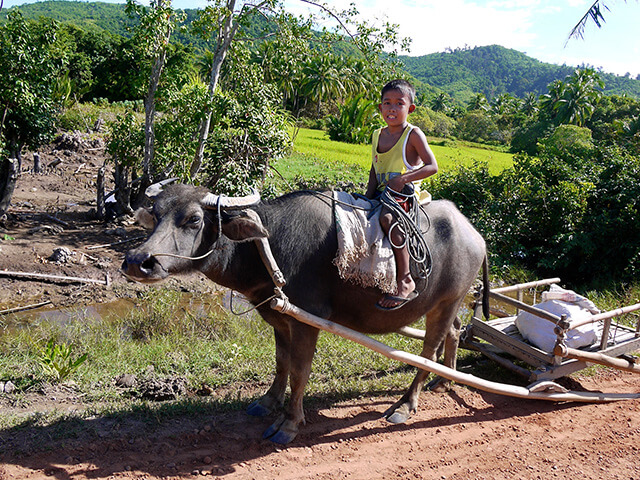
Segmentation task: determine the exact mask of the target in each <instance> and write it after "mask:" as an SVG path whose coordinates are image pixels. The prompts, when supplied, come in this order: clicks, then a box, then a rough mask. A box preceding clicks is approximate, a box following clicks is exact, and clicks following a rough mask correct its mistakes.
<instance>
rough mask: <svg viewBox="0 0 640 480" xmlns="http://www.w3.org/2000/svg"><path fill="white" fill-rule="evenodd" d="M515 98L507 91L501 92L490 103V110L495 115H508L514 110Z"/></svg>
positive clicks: (515, 105)
mask: <svg viewBox="0 0 640 480" xmlns="http://www.w3.org/2000/svg"><path fill="white" fill-rule="evenodd" d="M516 107H517V99H516V98H515V97H513V96H512V95H509V94H508V93H502V94H500V95H498V96H497V97H496V99H495V100H494V101H493V104H492V105H491V110H492V111H493V113H494V114H496V115H509V114H511V113H513V112H514V111H515V110H516Z"/></svg>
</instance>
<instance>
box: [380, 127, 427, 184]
mask: <svg viewBox="0 0 640 480" xmlns="http://www.w3.org/2000/svg"><path fill="white" fill-rule="evenodd" d="M407 147H408V148H407V157H408V158H407V161H408V162H409V164H411V165H415V164H417V163H418V162H420V160H422V166H421V167H420V168H418V169H416V170H411V171H409V172H406V173H404V174H402V175H400V176H397V177H393V178H392V179H391V180H390V181H389V188H391V189H392V190H395V191H396V192H401V191H402V189H403V188H404V186H405V185H406V184H407V183H410V182H416V181H419V180H424V179H425V178H427V177H430V176H431V175H434V174H435V173H437V172H438V162H437V161H436V157H435V155H434V154H433V152H432V151H431V147H429V144H428V143H427V137H426V136H425V134H424V133H423V132H422V130H420V129H419V128H414V129H413V130H412V131H411V133H410V134H409V142H408V145H407ZM411 150H412V151H411Z"/></svg>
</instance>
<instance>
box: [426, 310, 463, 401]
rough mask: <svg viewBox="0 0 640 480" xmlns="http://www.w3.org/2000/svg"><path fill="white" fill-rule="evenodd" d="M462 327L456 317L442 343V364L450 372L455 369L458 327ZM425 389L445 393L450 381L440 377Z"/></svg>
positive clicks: (458, 339)
mask: <svg viewBox="0 0 640 480" xmlns="http://www.w3.org/2000/svg"><path fill="white" fill-rule="evenodd" d="M461 326H462V320H460V317H456V319H455V321H454V322H453V325H451V328H450V329H449V333H448V335H447V338H446V339H445V341H444V359H443V363H444V364H445V366H447V367H449V368H450V369H452V370H455V369H456V363H457V362H456V361H457V359H458V357H457V355H458V345H459V344H460V327H461ZM440 355H441V353H438V355H437V357H438V358H439V357H440ZM427 388H428V389H429V390H431V391H433V392H439V393H442V392H446V391H447V390H449V389H450V388H451V380H448V379H446V378H442V377H440V376H438V377H436V378H434V379H433V380H432V381H430V382H429V384H428V385H427Z"/></svg>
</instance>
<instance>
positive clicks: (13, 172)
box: [0, 158, 18, 217]
mask: <svg viewBox="0 0 640 480" xmlns="http://www.w3.org/2000/svg"><path fill="white" fill-rule="evenodd" d="M17 179H18V160H16V159H15V158H7V159H5V160H3V161H2V164H0V217H2V216H3V215H4V214H5V213H6V211H7V209H8V208H9V205H10V204H11V197H12V196H13V189H14V188H15V186H16V180H17Z"/></svg>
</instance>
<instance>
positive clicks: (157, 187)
mask: <svg viewBox="0 0 640 480" xmlns="http://www.w3.org/2000/svg"><path fill="white" fill-rule="evenodd" d="M176 180H178V178H167V179H166V180H162V181H160V182H157V183H154V184H153V185H149V186H148V187H147V189H146V190H145V191H144V194H145V195H146V196H147V197H149V198H155V197H157V196H158V195H159V194H160V192H162V189H163V188H164V187H165V186H166V185H169V184H170V183H173V182H175V181H176Z"/></svg>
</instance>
